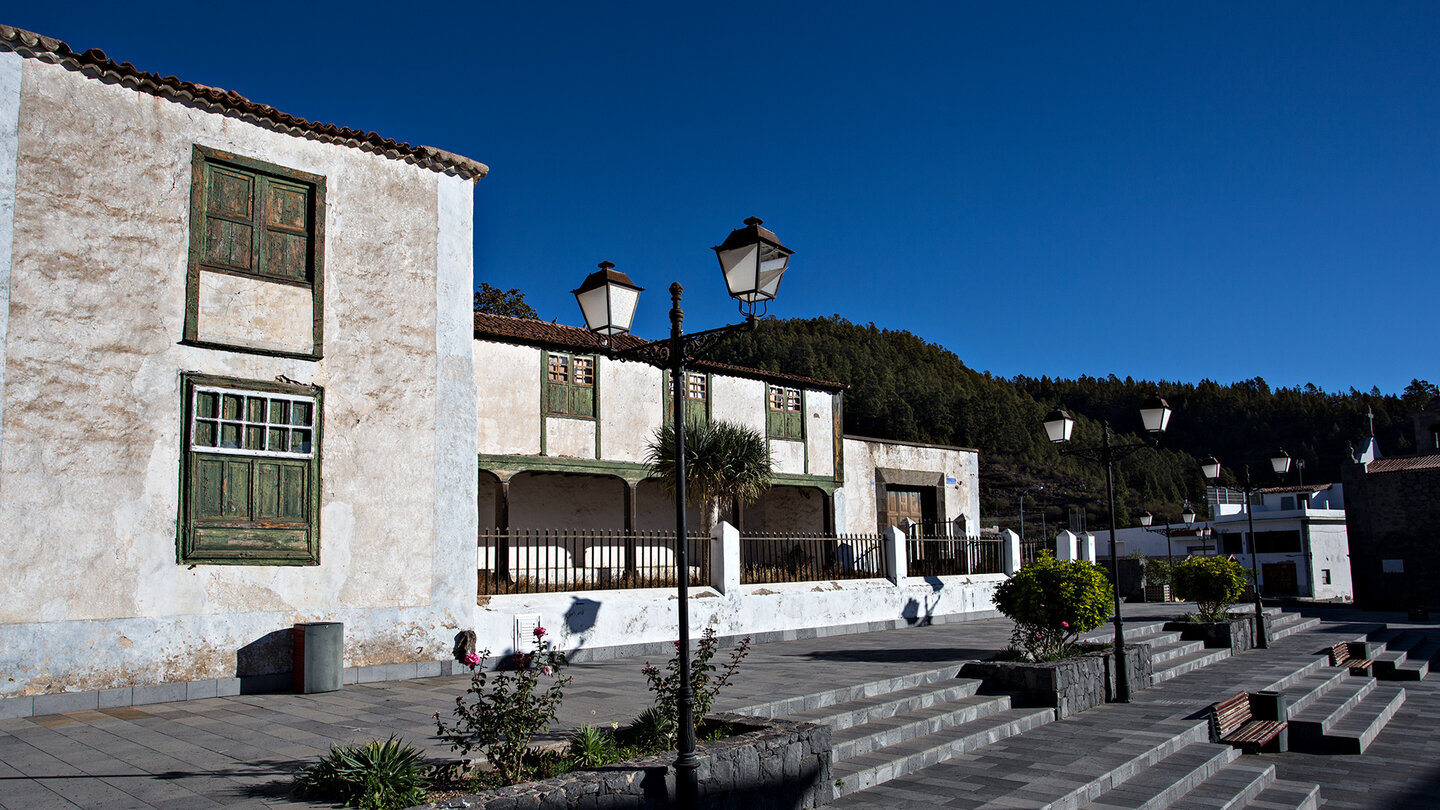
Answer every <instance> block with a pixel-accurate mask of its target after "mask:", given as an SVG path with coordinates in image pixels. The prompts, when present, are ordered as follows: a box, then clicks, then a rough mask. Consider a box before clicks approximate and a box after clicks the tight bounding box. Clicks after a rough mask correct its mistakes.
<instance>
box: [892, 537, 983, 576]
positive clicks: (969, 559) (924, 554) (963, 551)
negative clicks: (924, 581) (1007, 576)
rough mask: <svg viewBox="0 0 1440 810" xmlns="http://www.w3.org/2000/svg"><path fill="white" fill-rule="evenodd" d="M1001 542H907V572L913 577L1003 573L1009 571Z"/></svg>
mask: <svg viewBox="0 0 1440 810" xmlns="http://www.w3.org/2000/svg"><path fill="white" fill-rule="evenodd" d="M1000 542H1001V541H999V540H984V539H977V538H973V537H919V538H911V539H908V540H906V541H905V569H906V570H905V573H906V575H907V576H912V577H938V576H947V575H954V574H999V573H1002V572H1003V571H1004V570H1005V558H1004V556H1003V554H1004V552H1003V551H1002V550H1001V548H1000Z"/></svg>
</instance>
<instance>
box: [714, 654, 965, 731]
mask: <svg viewBox="0 0 1440 810" xmlns="http://www.w3.org/2000/svg"><path fill="white" fill-rule="evenodd" d="M959 673H960V662H957V663H953V664H946V665H945V666H942V667H936V668H934V669H927V670H923V671H921V672H912V673H907V674H904V675H897V676H895V677H893V678H884V679H881V680H878V681H869V682H867V683H862V684H856V685H854V686H842V687H837V688H834V689H825V690H821V691H818V692H812V693H809V694H805V695H794V696H791V697H783V698H777V699H775V700H770V701H766V702H764V703H755V704H751V705H749V706H744V707H742V708H739V709H732V710H731V711H734V712H735V713H736V714H743V715H748V716H750V717H786V716H788V715H791V714H795V713H797V712H803V711H808V710H810V709H817V708H821V707H824V706H834V705H835V704H837V703H845V702H847V701H852V700H859V699H861V698H866V697H873V696H875V695H884V694H889V693H891V692H897V691H900V690H902V689H911V688H913V687H916V686H922V685H925V684H933V683H936V682H939V681H954V680H956V675H958V674H959Z"/></svg>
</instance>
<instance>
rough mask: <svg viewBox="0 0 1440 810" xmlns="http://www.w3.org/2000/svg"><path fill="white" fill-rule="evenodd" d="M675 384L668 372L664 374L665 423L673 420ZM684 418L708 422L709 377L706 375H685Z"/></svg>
mask: <svg viewBox="0 0 1440 810" xmlns="http://www.w3.org/2000/svg"><path fill="white" fill-rule="evenodd" d="M674 413H675V383H674V381H673V380H672V379H671V375H670V372H668V371H667V372H665V421H666V422H669V421H671V420H672V419H674V416H673V414H674ZM685 418H686V419H699V420H701V421H708V420H709V419H710V377H709V375H706V374H692V373H688V372H687V373H686V375H685Z"/></svg>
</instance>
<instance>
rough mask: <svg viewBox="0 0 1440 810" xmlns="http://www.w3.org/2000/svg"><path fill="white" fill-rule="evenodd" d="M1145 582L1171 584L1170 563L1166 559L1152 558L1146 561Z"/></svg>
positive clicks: (1149, 583)
mask: <svg viewBox="0 0 1440 810" xmlns="http://www.w3.org/2000/svg"><path fill="white" fill-rule="evenodd" d="M1145 584H1146V585H1169V584H1170V563H1169V562H1167V561H1165V560H1157V559H1151V560H1146V561H1145Z"/></svg>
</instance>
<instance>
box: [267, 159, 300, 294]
mask: <svg viewBox="0 0 1440 810" xmlns="http://www.w3.org/2000/svg"><path fill="white" fill-rule="evenodd" d="M261 180H262V182H263V188H264V191H265V197H264V199H265V207H264V208H265V210H264V222H263V226H264V229H265V253H264V267H263V268H262V271H263V272H265V273H266V274H267V275H272V276H280V277H281V278H288V279H294V280H296V281H305V280H306V279H308V278H309V268H308V267H307V265H308V264H309V253H310V233H309V227H308V225H309V210H310V195H309V191H308V189H306V188H305V187H304V186H300V185H292V184H289V183H282V182H280V181H278V180H274V179H271V178H261Z"/></svg>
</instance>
